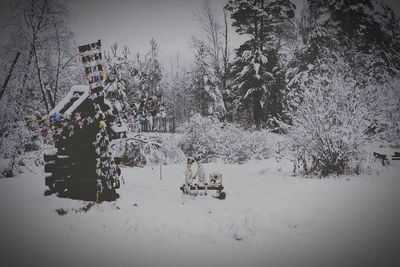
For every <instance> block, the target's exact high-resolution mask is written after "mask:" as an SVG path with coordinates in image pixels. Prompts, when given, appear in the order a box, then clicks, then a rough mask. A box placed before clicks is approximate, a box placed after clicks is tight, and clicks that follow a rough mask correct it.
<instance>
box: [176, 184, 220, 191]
mask: <svg viewBox="0 0 400 267" xmlns="http://www.w3.org/2000/svg"><path fill="white" fill-rule="evenodd" d="M183 187H184V186H181V187H180V190H182V191H183V190H184V189H183ZM197 189H198V190H205V189H206V188H205V187H204V186H198V187H197ZM223 189H224V187H223V186H222V185H221V186H207V190H219V191H222V190H223ZM190 190H196V187H195V186H193V185H192V186H190Z"/></svg>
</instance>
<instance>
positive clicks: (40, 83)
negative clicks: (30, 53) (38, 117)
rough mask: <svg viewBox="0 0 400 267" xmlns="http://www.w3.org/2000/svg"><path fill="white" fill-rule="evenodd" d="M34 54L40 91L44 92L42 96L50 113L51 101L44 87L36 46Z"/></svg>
mask: <svg viewBox="0 0 400 267" xmlns="http://www.w3.org/2000/svg"><path fill="white" fill-rule="evenodd" d="M34 55H35V65H36V71H37V75H38V80H39V87H40V91H41V92H42V98H43V102H44V105H45V107H46V111H47V113H49V112H50V110H49V103H48V101H47V97H46V92H45V90H44V88H43V83H42V76H41V74H40V68H39V62H38V57H37V52H36V48H34Z"/></svg>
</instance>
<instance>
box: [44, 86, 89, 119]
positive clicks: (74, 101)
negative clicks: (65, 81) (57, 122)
mask: <svg viewBox="0 0 400 267" xmlns="http://www.w3.org/2000/svg"><path fill="white" fill-rule="evenodd" d="M88 96H89V86H87V85H74V86H72V88H71V90H70V91H69V92H68V94H67V95H66V96H65V97H64V98H63V99H62V100H61V101H60V102H58V104H57V105H56V106H55V107H54V108H53V110H52V111H50V113H49V115H50V116H51V115H53V114H56V113H60V114H63V115H70V114H71V113H72V112H74V111H75V110H76V109H77V108H78V107H79V106H80V105H81V104H82V103H83V101H85V100H86V98H88Z"/></svg>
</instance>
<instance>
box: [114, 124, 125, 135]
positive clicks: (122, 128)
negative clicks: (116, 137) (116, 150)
mask: <svg viewBox="0 0 400 267" xmlns="http://www.w3.org/2000/svg"><path fill="white" fill-rule="evenodd" d="M111 130H113V132H114V133H122V132H127V131H128V126H126V124H124V123H123V124H121V125H119V126H118V125H117V124H112V125H111Z"/></svg>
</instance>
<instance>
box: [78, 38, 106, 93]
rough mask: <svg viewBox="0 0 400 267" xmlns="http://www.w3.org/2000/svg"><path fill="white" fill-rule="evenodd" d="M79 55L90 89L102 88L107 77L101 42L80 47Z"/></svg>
mask: <svg viewBox="0 0 400 267" xmlns="http://www.w3.org/2000/svg"><path fill="white" fill-rule="evenodd" d="M79 53H80V55H81V59H82V63H83V66H84V67H85V77H86V79H87V80H88V82H89V86H90V88H91V89H95V88H96V87H102V86H103V82H104V81H105V79H106V75H105V71H104V67H103V64H102V62H103V57H102V54H101V41H100V40H98V41H97V42H95V43H91V44H87V45H82V46H79Z"/></svg>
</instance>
